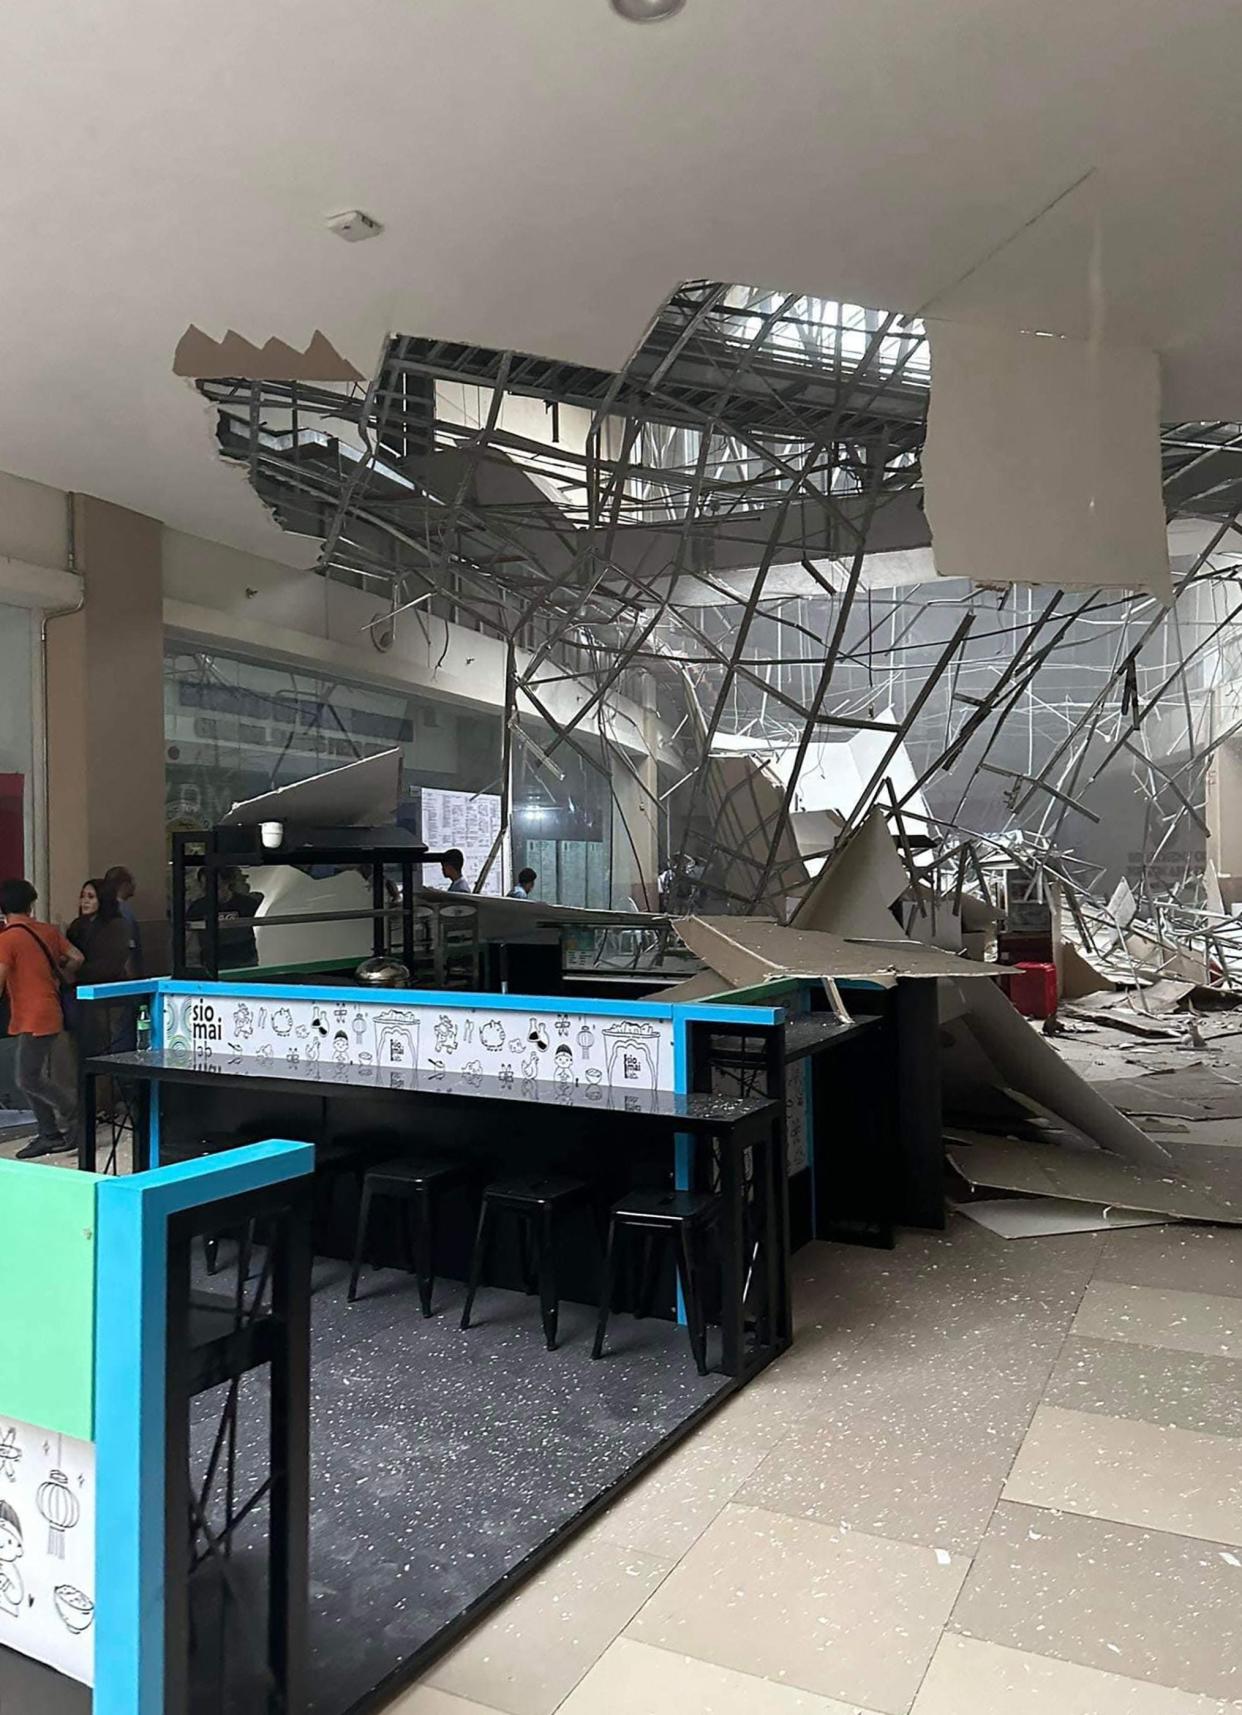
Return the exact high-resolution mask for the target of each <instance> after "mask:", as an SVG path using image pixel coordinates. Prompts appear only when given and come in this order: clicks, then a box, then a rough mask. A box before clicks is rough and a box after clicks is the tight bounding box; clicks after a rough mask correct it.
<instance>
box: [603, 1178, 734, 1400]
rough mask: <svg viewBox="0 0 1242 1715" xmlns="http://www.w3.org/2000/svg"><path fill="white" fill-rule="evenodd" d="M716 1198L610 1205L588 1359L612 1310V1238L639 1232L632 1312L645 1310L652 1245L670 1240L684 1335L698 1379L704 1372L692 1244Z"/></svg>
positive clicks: (708, 1223)
mask: <svg viewBox="0 0 1242 1715" xmlns="http://www.w3.org/2000/svg"><path fill="white" fill-rule="evenodd" d="M720 1207H721V1205H720V1198H719V1197H714V1196H711V1195H709V1194H708V1193H707V1192H701V1191H631V1192H630V1193H629V1195H628V1196H626V1197H622V1198H620V1199H619V1200H618V1201H617V1202H616V1203H614V1204H613V1206H612V1219H611V1220H610V1221H609V1223H608V1244H607V1246H606V1248H605V1251H604V1287H603V1291H602V1293H601V1294H600V1301H599V1322H598V1324H597V1325H596V1329H595V1345H594V1347H593V1348H592V1351H591V1356H592V1357H593V1358H600V1357H602V1356H603V1355H604V1335H605V1333H606V1332H607V1330H608V1317H609V1315H610V1313H611V1311H612V1299H613V1293H614V1291H615V1289H616V1279H617V1249H618V1246H617V1240H618V1239H619V1237H620V1236H621V1234H622V1233H625V1232H632V1233H634V1234H636V1235H637V1234H641V1235H642V1238H643V1241H644V1242H643V1268H642V1274H641V1278H640V1280H639V1283H638V1290H637V1293H636V1295H635V1304H634V1313H635V1315H636V1316H644V1315H646V1313H647V1311H648V1310H649V1309H650V1305H651V1295H652V1292H653V1290H654V1284H655V1264H656V1261H657V1258H656V1257H655V1254H654V1252H655V1246H656V1242H657V1241H666V1240H667V1241H671V1242H672V1244H673V1247H674V1249H673V1255H674V1258H675V1261H676V1265H677V1278H678V1280H679V1281H680V1282H681V1296H682V1301H683V1303H684V1305H685V1309H686V1331H687V1332H688V1334H689V1336H690V1350H691V1351H692V1352H693V1353H694V1362H695V1366H696V1368H697V1369H698V1372H699V1374H700V1375H701V1376H705V1375H706V1374H707V1324H706V1320H705V1317H704V1311H703V1299H702V1295H701V1294H700V1292H699V1283H698V1274H697V1270H696V1266H695V1260H694V1247H693V1240H694V1238H695V1236H696V1235H698V1234H702V1233H705V1232H707V1231H708V1230H709V1229H710V1228H711V1227H712V1226H714V1225H715V1223H716V1220H717V1217H718V1216H719V1214H720Z"/></svg>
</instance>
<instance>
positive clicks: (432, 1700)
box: [383, 1685, 497, 1715]
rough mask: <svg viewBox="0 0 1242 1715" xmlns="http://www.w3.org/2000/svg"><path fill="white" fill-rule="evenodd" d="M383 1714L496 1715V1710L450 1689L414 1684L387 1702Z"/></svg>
mask: <svg viewBox="0 0 1242 1715" xmlns="http://www.w3.org/2000/svg"><path fill="white" fill-rule="evenodd" d="M383 1715H497V1711H496V1710H494V1709H489V1708H488V1707H487V1705H486V1704H485V1703H471V1702H470V1701H469V1699H468V1698H465V1697H454V1696H453V1694H452V1692H451V1691H437V1689H436V1687H435V1686H434V1685H416V1686H414V1687H413V1689H412V1690H410V1691H407V1692H405V1693H404V1695H403V1696H401V1697H398V1699H397V1701H396V1702H395V1703H390V1704H388V1705H387V1707H386V1708H385V1709H384V1711H383Z"/></svg>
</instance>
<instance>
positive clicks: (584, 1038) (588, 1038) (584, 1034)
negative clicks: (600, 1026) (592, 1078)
mask: <svg viewBox="0 0 1242 1715" xmlns="http://www.w3.org/2000/svg"><path fill="white" fill-rule="evenodd" d="M594 1041H595V1032H594V1031H593V1030H592V1029H591V1026H590V1025H589V1024H584V1025H583V1026H582V1029H581V1030H580V1031H579V1032H578V1046H579V1048H581V1050H582V1052H583V1053H584V1054H585V1053H586V1051H587V1049H588V1048H590V1047H591V1045H592V1044H593V1043H594Z"/></svg>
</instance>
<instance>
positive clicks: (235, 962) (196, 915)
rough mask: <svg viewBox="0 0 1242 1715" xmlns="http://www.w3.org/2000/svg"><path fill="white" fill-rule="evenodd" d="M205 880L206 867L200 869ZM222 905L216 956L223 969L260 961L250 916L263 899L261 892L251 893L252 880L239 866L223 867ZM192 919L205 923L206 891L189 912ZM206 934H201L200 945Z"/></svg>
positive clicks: (189, 917) (220, 887) (231, 968)
mask: <svg viewBox="0 0 1242 1715" xmlns="http://www.w3.org/2000/svg"><path fill="white" fill-rule="evenodd" d="M198 878H199V881H200V882H202V881H205V879H206V871H205V870H200V871H199V872H198ZM219 897H220V909H219V915H218V917H217V924H218V929H217V934H216V958H217V963H218V965H219V968H220V970H222V971H229V970H236V969H237V968H238V967H239V966H242V965H257V964H258V962H259V948H258V943H257V942H256V940H255V938H254V930H253V929H252V928H251V927H250V919H251V918H253V917H254V915H255V913H256V912H257V911H258V909H259V907H260V905H262V903H263V895H262V894H261V893H251V891H250V882H249V880H248V878H247V877H246V875H245V874H244V872H243V871H242V870H240V869H222V870H221V871H220V880H219ZM185 915H186V921H187V922H189V923H204V922H206V919H207V895H206V894H205V893H204V894H203V896H202V897H201V898H200V899H196V900H195V901H194V903H193V904H192V905H191V906H190V908H189V910H188V911H187V912H186V914H185ZM202 941H203V937H202V935H201V934H200V936H199V944H200V946H201V944H202Z"/></svg>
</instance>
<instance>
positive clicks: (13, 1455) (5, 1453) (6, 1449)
mask: <svg viewBox="0 0 1242 1715" xmlns="http://www.w3.org/2000/svg"><path fill="white" fill-rule="evenodd" d="M21 1462H22V1450H21V1448H20V1447H19V1446H18V1445H17V1431H16V1429H9V1430H7V1431H6V1432H5V1434H4V1435H2V1436H0V1477H7V1478H8V1480H9V1482H10V1483H15V1482H16V1481H17V1467H18V1466H19V1465H20V1464H21Z"/></svg>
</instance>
